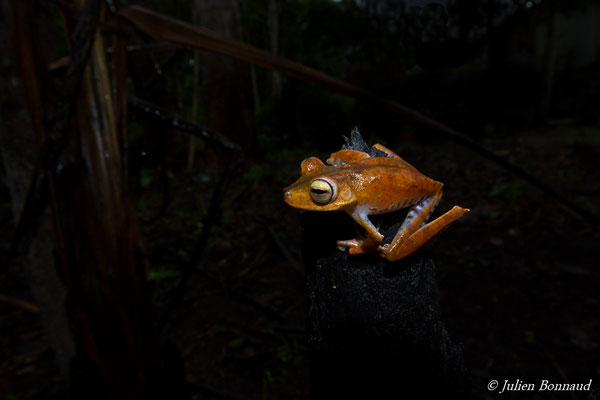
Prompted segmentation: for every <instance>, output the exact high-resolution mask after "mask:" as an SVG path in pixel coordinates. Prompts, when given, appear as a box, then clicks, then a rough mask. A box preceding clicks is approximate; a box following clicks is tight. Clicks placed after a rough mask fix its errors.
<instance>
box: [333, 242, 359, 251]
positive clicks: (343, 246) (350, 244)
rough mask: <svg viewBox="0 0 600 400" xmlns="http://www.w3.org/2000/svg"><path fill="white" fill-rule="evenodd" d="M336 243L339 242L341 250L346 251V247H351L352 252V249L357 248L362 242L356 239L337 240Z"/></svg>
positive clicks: (338, 245)
mask: <svg viewBox="0 0 600 400" xmlns="http://www.w3.org/2000/svg"><path fill="white" fill-rule="evenodd" d="M336 244H337V247H338V249H340V250H341V251H346V249H349V250H350V253H352V249H355V248H357V247H359V246H360V244H359V243H358V241H357V240H356V239H352V240H338V241H337V242H336Z"/></svg>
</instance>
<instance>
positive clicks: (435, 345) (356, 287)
mask: <svg viewBox="0 0 600 400" xmlns="http://www.w3.org/2000/svg"><path fill="white" fill-rule="evenodd" d="M361 141H362V139H361ZM363 143H364V142H363ZM350 148H351V149H355V150H361V151H364V148H363V146H355V147H350ZM403 218H404V214H402V213H401V212H400V213H391V214H384V215H383V216H381V222H382V226H381V232H382V233H383V234H384V236H385V237H386V238H388V239H391V238H392V237H393V236H394V234H395V233H396V231H397V230H398V228H399V226H400V224H401V223H402V219H403ZM302 222H303V223H302V228H303V245H302V246H303V254H304V258H305V263H306V267H307V297H308V299H307V311H308V314H307V330H308V346H309V363H310V378H311V397H312V398H313V399H334V398H337V399H342V398H343V399H367V398H373V399H376V398H423V399H424V398H468V396H469V392H470V377H469V374H468V371H467V369H466V367H465V364H464V360H463V354H462V345H460V344H459V345H456V344H454V343H452V341H451V340H450V337H449V335H448V332H447V331H446V329H445V327H444V323H443V321H442V319H441V311H440V305H439V295H438V290H437V286H436V283H435V266H434V263H433V261H432V260H430V259H427V258H424V255H423V250H420V251H419V252H418V253H417V254H415V255H413V256H410V257H407V258H405V259H402V260H399V261H396V262H392V263H390V262H388V261H386V260H384V259H382V258H380V257H379V256H378V255H377V254H370V255H362V256H351V255H349V254H348V252H342V251H340V250H338V249H337V247H336V244H335V242H336V240H339V239H347V238H350V237H353V236H355V226H354V222H353V221H352V219H351V218H350V217H349V216H348V215H346V214H345V213H335V212H305V213H304V215H303V220H302ZM324 227H326V228H325V229H324ZM388 241H389V240H388Z"/></svg>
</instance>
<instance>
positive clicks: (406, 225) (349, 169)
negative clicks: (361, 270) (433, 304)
mask: <svg viewBox="0 0 600 400" xmlns="http://www.w3.org/2000/svg"><path fill="white" fill-rule="evenodd" d="M373 148H374V149H376V151H375V152H370V153H367V152H365V151H360V150H353V149H342V150H339V151H337V152H335V153H333V154H331V155H330V157H329V158H328V159H327V161H326V164H325V163H323V162H322V161H321V160H320V159H319V158H317V157H309V158H307V159H305V160H304V161H302V163H301V165H300V178H298V180H296V181H295V182H294V183H292V184H291V185H290V186H288V187H286V188H285V189H283V199H284V201H285V202H286V203H287V204H288V205H290V206H292V207H294V208H297V209H301V210H309V211H345V212H346V213H347V214H348V215H349V216H350V217H352V218H353V219H354V221H356V223H357V224H358V225H360V226H361V227H362V228H364V230H365V231H366V236H365V237H361V236H358V237H357V238H355V239H349V240H338V241H337V242H336V244H337V246H338V247H339V248H340V250H343V251H346V250H348V253H349V254H351V255H357V254H366V253H378V254H379V255H380V256H381V257H383V258H385V259H386V260H388V261H390V262H393V261H397V260H400V259H403V258H405V257H407V256H409V255H411V254H413V253H414V252H415V251H417V250H418V249H419V248H421V247H422V246H423V245H424V244H426V243H427V242H429V241H430V240H431V239H433V238H434V237H435V236H437V235H438V234H439V233H440V232H441V231H443V230H444V229H445V228H447V227H448V226H449V225H450V224H452V223H453V222H455V221H457V220H459V219H460V218H462V217H463V215H465V214H466V213H468V212H469V211H470V210H469V209H468V208H463V207H460V206H454V207H452V209H450V210H449V211H447V212H446V213H444V214H443V215H441V216H439V217H438V218H436V219H435V220H433V221H431V222H427V221H428V220H429V217H430V216H431V214H432V212H433V211H434V209H435V207H436V206H437V205H438V203H439V202H440V199H441V198H442V187H443V186H444V185H443V183H441V182H438V181H435V180H433V179H431V178H429V177H427V176H425V175H424V174H422V173H421V172H419V171H418V170H417V169H416V168H415V167H413V166H412V165H411V164H409V163H408V162H406V161H405V160H404V159H402V158H401V157H400V156H398V155H397V154H396V153H394V152H392V151H391V150H389V149H388V148H386V147H385V146H383V145H381V144H379V143H377V144H375V145H374V146H373ZM373 154H375V155H373ZM408 207H410V209H409V210H408V213H407V215H406V217H405V219H404V221H403V222H402V224H401V226H400V228H399V229H398V231H397V233H396V234H395V236H394V238H393V239H392V241H391V242H390V243H386V244H382V242H383V239H384V236H383V235H382V234H381V233H380V232H379V230H378V228H376V227H375V226H374V225H373V223H372V222H371V220H370V219H369V216H370V215H375V214H385V213H390V212H393V211H396V210H400V209H403V208H408Z"/></svg>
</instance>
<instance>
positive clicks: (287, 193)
mask: <svg viewBox="0 0 600 400" xmlns="http://www.w3.org/2000/svg"><path fill="white" fill-rule="evenodd" d="M283 195H284V196H285V198H286V199H289V198H290V197H292V192H290V191H289V190H288V191H287V192H285V193H284V194H283Z"/></svg>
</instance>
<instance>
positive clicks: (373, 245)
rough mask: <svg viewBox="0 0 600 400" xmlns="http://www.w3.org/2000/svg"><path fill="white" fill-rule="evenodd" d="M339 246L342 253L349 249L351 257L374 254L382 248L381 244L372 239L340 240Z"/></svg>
mask: <svg viewBox="0 0 600 400" xmlns="http://www.w3.org/2000/svg"><path fill="white" fill-rule="evenodd" d="M337 246H338V249H340V250H342V251H345V250H346V249H348V252H349V253H350V254H351V255H356V254H365V253H372V252H374V251H376V250H377V248H378V247H380V246H379V242H377V241H376V240H375V239H372V238H370V237H367V238H365V239H350V240H338V241H337Z"/></svg>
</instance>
